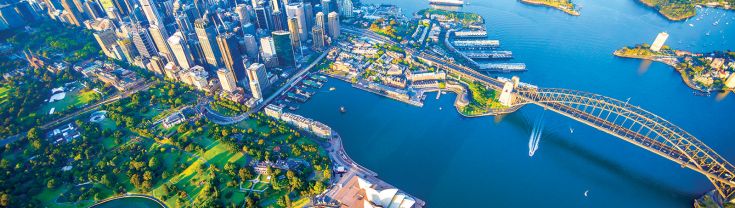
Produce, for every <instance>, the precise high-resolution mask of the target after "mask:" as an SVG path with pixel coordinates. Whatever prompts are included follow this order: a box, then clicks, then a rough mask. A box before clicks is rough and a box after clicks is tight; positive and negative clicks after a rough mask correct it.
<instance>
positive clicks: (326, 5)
mask: <svg viewBox="0 0 735 208" xmlns="http://www.w3.org/2000/svg"><path fill="white" fill-rule="evenodd" d="M322 12H324V14H329V13H330V12H332V1H330V0H322Z"/></svg>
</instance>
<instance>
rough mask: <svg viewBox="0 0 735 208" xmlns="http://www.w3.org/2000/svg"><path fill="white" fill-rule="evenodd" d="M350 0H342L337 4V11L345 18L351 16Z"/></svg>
mask: <svg viewBox="0 0 735 208" xmlns="http://www.w3.org/2000/svg"><path fill="white" fill-rule="evenodd" d="M352 10H353V8H352V0H342V5H339V13H340V15H342V16H343V17H345V18H351V17H352V15H353V14H352Z"/></svg>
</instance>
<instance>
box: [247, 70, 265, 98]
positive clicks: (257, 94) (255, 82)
mask: <svg viewBox="0 0 735 208" xmlns="http://www.w3.org/2000/svg"><path fill="white" fill-rule="evenodd" d="M247 71H248V81H249V83H250V93H252V95H253V98H255V99H257V100H261V99H263V93H262V91H261V90H262V88H264V86H267V85H266V82H267V81H268V74H267V72H266V71H265V65H263V64H260V63H254V64H252V65H250V67H248V70H247Z"/></svg>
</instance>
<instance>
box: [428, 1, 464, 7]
mask: <svg viewBox="0 0 735 208" xmlns="http://www.w3.org/2000/svg"><path fill="white" fill-rule="evenodd" d="M429 4H434V5H450V6H462V5H464V0H429Z"/></svg>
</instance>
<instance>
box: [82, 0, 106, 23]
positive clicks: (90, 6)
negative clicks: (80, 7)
mask: <svg viewBox="0 0 735 208" xmlns="http://www.w3.org/2000/svg"><path fill="white" fill-rule="evenodd" d="M84 10H85V13H87V14H89V18H91V19H97V18H102V17H104V16H105V13H104V12H103V11H102V7H100V5H99V4H97V2H96V1H85V2H84Z"/></svg>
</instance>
